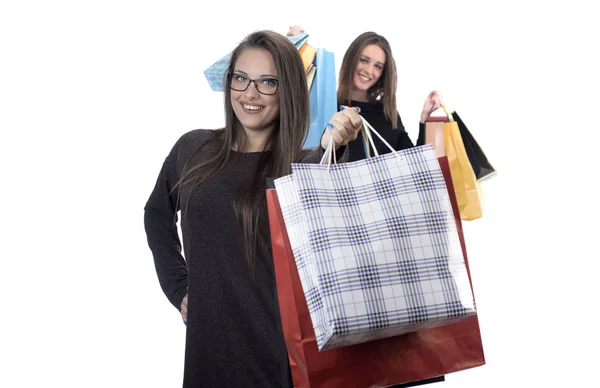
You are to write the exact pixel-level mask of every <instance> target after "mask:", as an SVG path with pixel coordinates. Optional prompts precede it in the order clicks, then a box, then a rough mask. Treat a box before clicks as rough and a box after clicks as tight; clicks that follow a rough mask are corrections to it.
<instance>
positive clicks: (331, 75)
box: [303, 48, 337, 148]
mask: <svg viewBox="0 0 600 388" xmlns="http://www.w3.org/2000/svg"><path fill="white" fill-rule="evenodd" d="M315 65H316V66H317V73H316V75H315V79H314V81H313V84H312V87H311V89H310V128H309V130H308V137H307V139H306V142H305V143H304V146H303V147H304V148H313V147H316V146H318V145H319V143H320V141H321V135H322V134H323V130H324V129H325V126H326V125H327V123H328V122H329V120H330V119H331V116H333V114H334V113H335V112H337V89H336V79H335V61H334V55H333V52H331V51H327V50H325V49H323V48H319V49H317V55H316V57H315Z"/></svg>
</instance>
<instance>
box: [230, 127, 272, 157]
mask: <svg viewBox="0 0 600 388" xmlns="http://www.w3.org/2000/svg"><path fill="white" fill-rule="evenodd" d="M272 132H273V129H272V128H271V129H263V130H261V131H252V130H247V129H245V128H244V133H245V134H246V147H245V149H244V150H243V152H261V151H266V150H265V146H266V145H267V142H268V141H269V137H270V136H271V133H272ZM234 151H240V149H239V147H238V146H237V144H236V146H235V149H234Z"/></svg>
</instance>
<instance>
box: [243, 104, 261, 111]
mask: <svg viewBox="0 0 600 388" xmlns="http://www.w3.org/2000/svg"><path fill="white" fill-rule="evenodd" d="M242 105H243V106H244V109H248V110H261V109H262V107H261V106H256V105H246V104H242Z"/></svg>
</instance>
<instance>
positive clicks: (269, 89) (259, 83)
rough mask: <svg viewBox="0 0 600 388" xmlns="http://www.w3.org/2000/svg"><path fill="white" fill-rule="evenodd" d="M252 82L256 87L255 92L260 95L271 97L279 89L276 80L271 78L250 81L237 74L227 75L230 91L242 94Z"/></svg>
mask: <svg viewBox="0 0 600 388" xmlns="http://www.w3.org/2000/svg"><path fill="white" fill-rule="evenodd" d="M252 82H254V85H255V86H256V90H258V92H259V93H260V94H265V95H267V96H271V95H273V94H275V93H277V89H278V88H279V81H278V80H277V78H273V77H263V78H256V79H250V78H248V76H246V75H244V74H239V73H230V74H229V87H230V88H231V89H232V90H235V91H238V92H243V91H245V90H246V89H248V86H250V84H251V83H252Z"/></svg>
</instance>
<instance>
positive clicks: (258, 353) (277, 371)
mask: <svg viewBox="0 0 600 388" xmlns="http://www.w3.org/2000/svg"><path fill="white" fill-rule="evenodd" d="M220 144H221V143H220V140H219V139H218V137H217V136H216V135H215V132H214V131H210V130H195V131H191V132H188V133H187V134H185V135H183V136H182V137H181V138H180V139H179V140H178V141H177V143H176V144H175V146H174V147H173V149H172V150H171V152H170V153H169V155H168V156H167V158H166V160H165V162H164V164H163V166H162V169H161V171H160V175H159V177H158V179H157V181H156V186H155V188H154V190H153V192H152V194H151V195H150V198H149V199H148V201H147V203H146V206H145V217H144V222H145V228H146V233H147V237H148V244H149V246H150V248H151V250H152V254H153V256H154V261H155V266H156V271H157V274H158V278H159V281H160V285H161V287H162V289H163V291H164V293H165V295H166V296H167V298H168V299H169V301H170V302H171V303H172V304H173V305H174V306H175V307H177V308H178V309H179V308H180V305H181V301H182V299H183V297H184V296H185V295H186V293H187V294H188V295H189V296H188V321H187V333H186V348H185V369H184V383H183V386H184V387H186V388H192V387H193V388H196V387H260V388H268V387H290V386H291V376H290V374H289V366H288V358H287V352H286V347H285V343H284V340H283V332H282V329H281V322H280V316H279V309H278V300H277V296H276V284H275V275H274V268H273V259H272V257H271V256H270V253H267V252H265V253H264V254H262V255H260V256H259V257H257V259H256V264H255V266H254V273H253V274H251V272H250V267H249V265H248V263H247V260H246V255H245V253H244V248H243V237H242V236H243V234H242V230H241V226H239V222H238V220H237V218H236V216H235V213H234V208H233V200H234V196H235V194H236V190H237V189H238V186H239V185H240V184H241V183H242V182H246V180H247V178H248V176H250V175H251V174H253V173H254V170H255V169H256V167H257V166H258V163H259V160H260V158H261V156H262V155H263V153H262V152H251V153H245V154H238V156H239V159H238V160H237V161H234V162H232V163H230V164H229V165H228V166H227V167H226V168H225V169H224V171H222V172H221V173H219V174H218V175H216V176H215V177H213V178H211V179H210V180H208V181H206V182H205V183H203V184H201V185H200V186H198V187H197V188H196V189H195V190H193V192H192V194H191V195H189V196H188V195H187V194H185V193H182V197H181V198H180V199H179V202H178V200H177V198H178V190H174V191H172V190H173V187H174V185H175V183H176V182H177V181H178V179H179V178H180V176H181V173H182V169H183V167H184V165H185V163H186V162H187V161H188V159H189V158H190V157H192V163H194V164H195V163H199V162H202V161H205V160H208V158H210V157H212V156H213V155H215V153H216V152H217V150H218V148H219V146H220ZM322 154H323V150H322V149H321V147H317V148H316V150H314V151H313V152H311V153H309V154H308V155H307V156H306V157H305V158H303V160H302V162H306V163H316V162H318V161H319V159H320V158H321V156H322ZM183 191H184V192H185V191H186V190H183ZM179 209H181V215H182V216H181V230H182V234H183V242H184V244H183V252H184V254H185V259H184V257H183V255H182V254H181V243H180V240H179V236H178V232H177V224H176V222H177V211H178V210H179ZM266 213H267V210H266V202H265V203H264V214H266ZM260 230H261V233H263V235H264V236H267V237H268V236H269V235H270V233H269V225H268V218H267V217H265V219H264V220H263V222H262V223H261V225H260Z"/></svg>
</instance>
